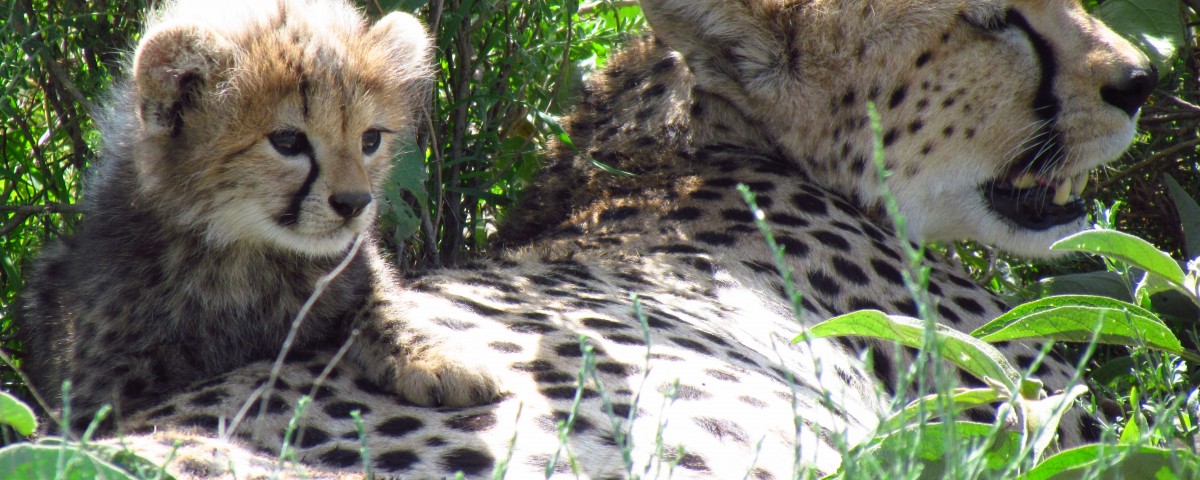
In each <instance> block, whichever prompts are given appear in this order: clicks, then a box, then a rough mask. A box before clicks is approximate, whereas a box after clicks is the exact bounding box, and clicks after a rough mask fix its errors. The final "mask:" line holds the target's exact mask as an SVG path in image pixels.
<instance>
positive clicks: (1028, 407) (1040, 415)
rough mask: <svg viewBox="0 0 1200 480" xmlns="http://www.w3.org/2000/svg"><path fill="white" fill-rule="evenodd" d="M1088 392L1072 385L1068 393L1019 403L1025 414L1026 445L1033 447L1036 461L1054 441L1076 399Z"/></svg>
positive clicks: (1080, 386)
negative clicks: (1059, 427)
mask: <svg viewBox="0 0 1200 480" xmlns="http://www.w3.org/2000/svg"><path fill="white" fill-rule="evenodd" d="M1087 391H1088V389H1087V387H1085V386H1083V385H1071V386H1070V388H1068V389H1067V391H1066V392H1063V393H1060V394H1058V395H1051V396H1049V397H1046V398H1043V399H1039V400H1030V399H1025V398H1023V399H1020V400H1018V401H1017V408H1020V409H1021V411H1022V412H1024V420H1025V422H1024V425H1023V427H1024V429H1025V439H1026V443H1028V444H1032V446H1033V458H1034V459H1037V458H1041V456H1042V452H1045V451H1046V448H1047V447H1049V446H1050V443H1051V442H1052V441H1053V440H1054V434H1055V433H1057V432H1058V426H1059V424H1060V423H1062V417H1063V415H1064V414H1066V413H1067V410H1070V409H1071V405H1072V404H1074V403H1075V399H1076V398H1079V396H1080V395H1083V394H1085V393H1087Z"/></svg>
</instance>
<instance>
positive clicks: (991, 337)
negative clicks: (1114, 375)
mask: <svg viewBox="0 0 1200 480" xmlns="http://www.w3.org/2000/svg"><path fill="white" fill-rule="evenodd" d="M1097 327H1098V328H1097ZM971 336H972V337H975V338H978V339H980V340H983V341H986V342H999V341H1007V340H1019V339H1023V338H1048V339H1053V340H1059V341H1064V342H1089V341H1091V340H1092V338H1093V337H1095V338H1096V341H1097V342H1100V343H1110V344H1117V345H1131V344H1139V343H1140V342H1145V344H1146V346H1149V347H1152V348H1156V349H1159V350H1163V351H1167V352H1171V353H1174V354H1180V355H1181V354H1185V352H1184V350H1183V346H1182V345H1180V343H1179V339H1178V338H1176V337H1175V334H1174V333H1171V330H1170V329H1169V328H1167V326H1166V325H1164V324H1163V323H1162V322H1160V321H1159V320H1158V317H1157V316H1155V315H1154V314H1153V313H1150V312H1149V311H1148V310H1146V309H1144V308H1142V307H1139V306H1137V305H1134V304H1131V303H1126V302H1122V301H1120V300H1113V299H1111V298H1104V297H1094V296H1089V295H1063V296H1058V297H1047V298H1043V299H1041V300H1035V301H1032V302H1029V303H1026V304H1023V305H1019V306H1017V308H1014V309H1012V310H1011V311H1009V312H1008V313H1006V314H1004V315H1001V316H999V317H997V318H996V319H995V320H992V321H991V322H988V323H987V324H985V325H983V326H982V327H979V328H978V329H976V330H975V331H974V332H971Z"/></svg>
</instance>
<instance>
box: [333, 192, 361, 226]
mask: <svg viewBox="0 0 1200 480" xmlns="http://www.w3.org/2000/svg"><path fill="white" fill-rule="evenodd" d="M369 203H371V194H369V193H362V192H355V193H335V194H333V195H330V196H329V206H331V207H333V211H335V212H337V214H338V215H341V216H342V218H345V219H346V220H349V219H351V218H354V217H357V216H358V215H359V214H360V213H362V211H363V209H364V208H366V207H367V204H369Z"/></svg>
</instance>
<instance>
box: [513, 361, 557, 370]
mask: <svg viewBox="0 0 1200 480" xmlns="http://www.w3.org/2000/svg"><path fill="white" fill-rule="evenodd" d="M512 369H513V370H519V371H522V372H549V371H552V370H554V364H552V363H550V362H547V361H545V360H531V361H528V362H518V363H514V364H512Z"/></svg>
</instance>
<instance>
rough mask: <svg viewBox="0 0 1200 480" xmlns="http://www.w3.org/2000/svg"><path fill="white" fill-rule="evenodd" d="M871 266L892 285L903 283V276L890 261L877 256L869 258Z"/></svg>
mask: <svg viewBox="0 0 1200 480" xmlns="http://www.w3.org/2000/svg"><path fill="white" fill-rule="evenodd" d="M871 268H872V269H874V270H875V273H876V274H878V275H879V276H880V277H883V279H885V280H887V281H888V282H891V283H892V284H894V285H904V276H903V275H902V274H901V273H900V270H898V269H896V267H894V266H892V264H891V263H889V262H887V261H885V260H881V259H878V258H873V259H871Z"/></svg>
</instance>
